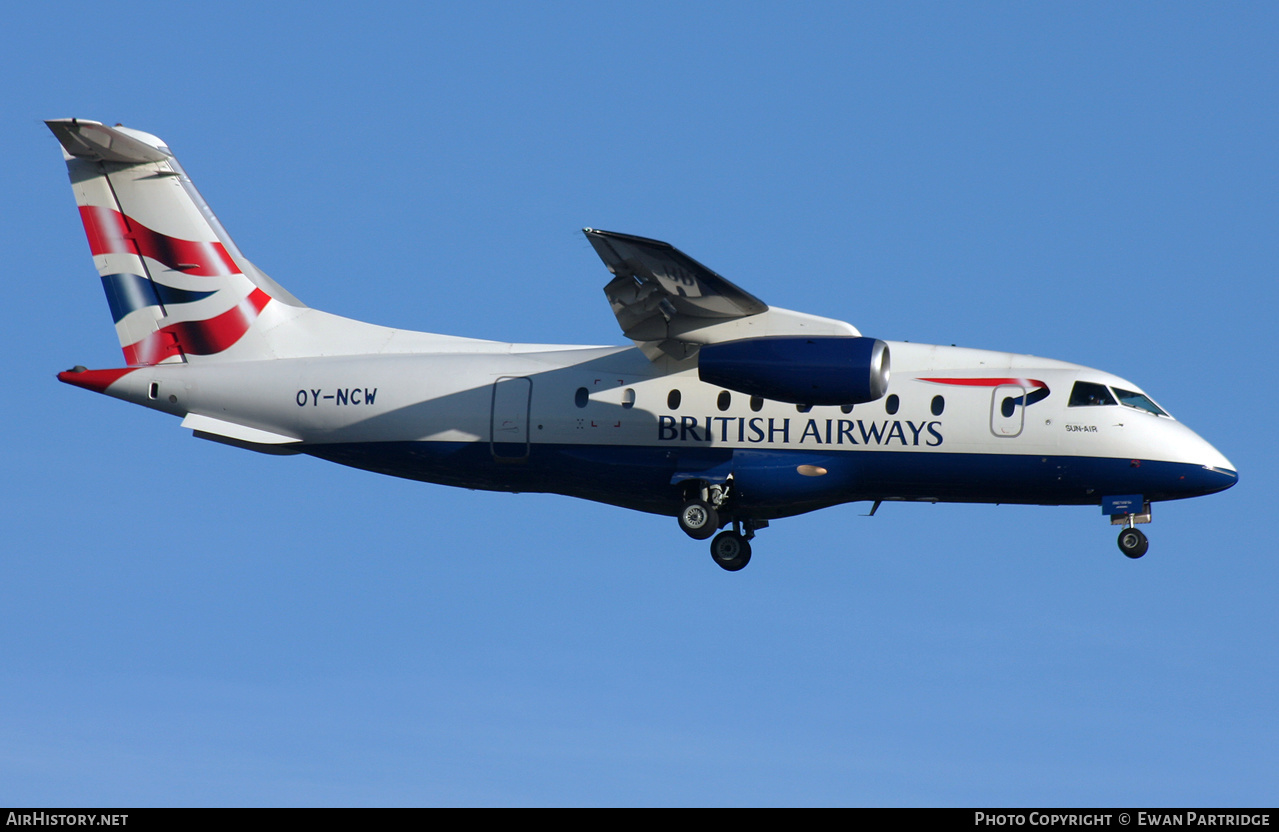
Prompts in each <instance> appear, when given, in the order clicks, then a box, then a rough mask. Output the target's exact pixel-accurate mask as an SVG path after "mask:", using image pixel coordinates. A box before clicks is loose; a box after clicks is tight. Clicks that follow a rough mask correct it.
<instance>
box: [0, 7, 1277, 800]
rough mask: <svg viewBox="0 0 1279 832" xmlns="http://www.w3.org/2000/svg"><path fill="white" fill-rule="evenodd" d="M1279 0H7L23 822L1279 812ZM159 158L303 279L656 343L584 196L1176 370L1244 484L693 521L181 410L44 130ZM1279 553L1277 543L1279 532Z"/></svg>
mask: <svg viewBox="0 0 1279 832" xmlns="http://www.w3.org/2000/svg"><path fill="white" fill-rule="evenodd" d="M1277 35H1279V12H1277V11H1276V9H1275V7H1274V6H1273V5H1269V4H1260V3H1240V4H1230V5H1225V6H1223V5H1219V4H1217V5H1211V6H1210V5H1207V4H1203V5H1192V4H1138V3H1130V4H1090V3H1071V4H1048V3H1039V4H1012V3H1009V4H1003V3H989V4H981V5H970V4H953V5H938V4H930V3H914V4H875V5H850V4H806V5H801V6H799V7H796V6H794V5H793V4H785V5H784V4H705V3H678V4H674V3H651V2H650V3H644V4H633V5H621V4H611V5H610V4H603V5H600V4H586V3H580V4H578V3H541V4H527V5H525V4H508V3H470V4H465V6H457V5H456V4H440V5H438V6H436V7H429V8H422V7H421V6H419V4H407V3H406V4H377V3H374V4H365V5H364V6H361V7H352V6H350V5H349V4H341V5H338V4H324V3H318V4H316V3H313V4H306V5H302V4H267V5H266V6H260V5H255V6H252V7H251V6H249V4H240V3H226V4H219V6H218V7H217V9H216V10H214V8H213V7H209V6H207V5H206V6H196V5H194V4H192V5H190V6H186V5H173V4H163V5H161V4H154V5H152V4H140V3H128V2H125V3H119V4H116V5H115V6H113V7H112V12H111V13H110V14H103V13H102V10H101V8H100V6H97V5H94V4H88V3H77V2H71V3H64V4H61V5H60V6H59V9H58V12H57V13H56V14H53V13H50V12H49V11H48V10H46V9H44V8H38V7H36V6H34V5H31V4H28V5H26V6H21V7H15V8H14V9H11V10H9V11H8V12H7V14H6V25H5V28H4V31H3V32H2V33H0V46H2V47H3V48H2V49H0V67H2V68H3V73H4V75H3V77H5V78H6V79H7V83H6V84H4V85H3V89H2V90H0V102H2V103H3V108H2V109H0V112H3V113H4V114H5V116H6V119H7V124H6V129H5V130H4V131H3V138H0V143H2V145H3V150H4V159H5V164H4V165H2V166H0V176H2V177H3V179H0V194H2V195H3V196H0V199H3V201H4V202H3V205H4V216H5V218H6V222H5V223H4V225H3V230H2V231H0V244H2V246H3V247H2V249H0V250H3V252H4V254H5V256H6V258H7V260H8V262H9V271H10V274H11V275H13V276H14V278H15V280H14V282H13V283H12V284H11V286H10V293H9V300H10V306H9V309H10V315H9V325H8V326H6V327H4V329H3V330H2V331H0V339H3V342H4V345H5V352H6V354H7V355H9V356H10V365H9V369H8V371H7V376H6V377H7V379H8V384H7V393H8V394H7V395H5V396H3V397H0V413H3V420H4V425H5V427H6V431H5V434H6V436H7V438H6V439H5V440H4V444H5V453H4V454H3V457H2V459H3V465H4V475H3V478H2V479H0V498H2V499H0V519H2V522H3V529H4V532H5V536H6V538H7V543H6V545H5V546H4V547H3V552H4V555H3V557H0V597H2V598H3V599H4V603H3V604H2V605H0V804H10V805H13V804H22V805H37V806H61V805H124V806H129V805H313V804H318V805H383V804H391V805H404V804H409V805H412V804H428V805H435V804H467V805H474V804H479V805H510V804H535V805H543V804H552V805H554V804H587V805H616V804H627V805H664V804H692V805H704V804H709V805H754V804H769V805H772V804H786V805H789V804H852V805H1003V804H1007V805H1017V804H1023V805H1025V804H1030V805H1033V804H1053V805H1069V804H1081V805H1114V806H1135V805H1178V804H1184V805H1192V806H1194V805H1274V803H1275V802H1276V799H1277V798H1279V790H1277V789H1276V786H1275V784H1276V782H1279V780H1277V778H1276V771H1277V770H1279V751H1277V750H1276V749H1279V722H1277V721H1276V719H1275V717H1274V691H1275V690H1276V689H1277V688H1279V678H1277V675H1279V674H1277V672H1276V662H1275V658H1274V657H1275V655H1276V649H1275V646H1276V636H1277V635H1279V626H1277V625H1279V613H1277V612H1276V607H1275V603H1274V599H1275V597H1276V589H1277V586H1276V584H1277V577H1279V566H1277V565H1276V559H1275V557H1274V554H1275V548H1274V543H1273V538H1274V535H1273V532H1272V529H1271V523H1270V522H1269V521H1270V516H1271V512H1272V511H1273V505H1272V499H1273V498H1274V496H1275V495H1276V493H1279V489H1277V488H1276V484H1277V478H1276V474H1275V470H1276V466H1277V465H1279V459H1277V458H1276V443H1275V440H1274V438H1273V414H1274V413H1275V411H1276V407H1277V405H1279V396H1277V395H1276V393H1275V385H1274V384H1273V380H1274V359H1275V353H1276V350H1275V346H1274V337H1273V333H1274V320H1275V314H1276V300H1277V297H1276V295H1277V293H1276V290H1275V280H1274V277H1275V274H1274V273H1275V267H1276V263H1279V257H1277V256H1276V255H1277V254H1279V251H1277V246H1276V235H1275V228H1276V221H1277V220H1279V216H1277V213H1279V212H1277V210H1276V196H1275V195H1276V193H1279V164H1277V163H1276V153H1275V148H1276V147H1279V135H1277V133H1279V130H1277V127H1279V113H1277V111H1276V108H1275V101H1277V100H1279V89H1277V87H1279V57H1277V55H1276V51H1275V49H1274V43H1275V42H1276V36H1277ZM69 116H76V117H81V118H88V119H95V120H99V121H105V122H108V123H115V122H122V123H124V124H125V125H127V126H131V127H137V128H139V129H143V130H146V131H149V132H152V133H156V134H157V135H160V136H162V137H163V138H164V139H165V140H167V141H168V142H169V144H170V146H171V147H172V148H173V149H174V150H175V151H176V152H177V154H178V156H179V158H180V159H181V160H182V162H183V164H184V166H185V167H186V169H187V171H188V173H190V174H191V176H192V177H193V178H194V180H195V181H196V183H197V184H198V185H199V187H200V189H201V191H202V192H203V194H204V196H205V197H206V198H207V199H208V200H209V202H210V204H211V205H212V206H213V207H214V209H215V210H216V211H217V212H218V215H219V217H220V218H221V220H222V222H223V224H224V225H225V226H226V227H227V228H228V229H229V230H230V232H231V234H232V235H233V236H234V237H235V239H236V242H237V243H238V244H239V246H240V248H241V249H243V250H244V252H245V253H246V254H247V255H248V256H249V257H250V258H252V259H253V260H254V261H255V262H256V263H257V264H258V265H259V266H260V267H262V268H263V269H264V270H265V271H266V272H267V273H269V274H271V275H272V276H273V277H274V278H276V279H277V280H279V281H280V282H281V283H282V284H284V285H285V286H286V287H288V288H289V289H290V290H291V291H293V292H294V293H295V294H296V295H297V296H298V297H300V298H301V299H302V300H304V301H306V302H307V303H309V304H310V305H312V306H316V307H318V308H321V309H325V310H327V311H331V312H335V313H339V314H343V315H348V316H351V317H356V318H361V319H365V320H371V321H374V322H377V323H384V324H391V325H396V326H401V327H408V328H414V329H424V330H431V331H439V332H447V333H452V334H459V335H471V336H478V337H488V338H498V339H503V340H519V341H532V342H556V343H590V344H618V343H622V342H623V339H622V336H621V334H620V332H619V331H618V330H617V325H616V322H615V320H614V319H613V316H612V315H611V314H610V312H609V309H608V306H607V303H606V301H605V299H604V296H603V294H602V292H601V291H600V290H601V288H602V287H603V285H604V283H605V282H606V279H607V273H606V272H605V271H604V269H603V267H602V265H601V264H600V262H599V260H598V259H597V258H596V256H595V254H594V253H593V251H592V250H591V248H590V246H589V244H588V243H587V242H586V240H585V239H584V238H583V237H582V236H581V234H580V232H579V229H580V228H581V227H582V226H586V225H589V226H595V227H599V228H606V229H611V230H617V231H623V232H628V233H634V234H641V235H645V236H651V237H657V238H659V239H665V240H669V241H671V242H672V243H674V244H675V245H677V246H679V247H680V248H682V249H684V250H685V251H687V252H688V253H689V254H690V255H692V256H693V257H695V258H697V259H698V260H700V261H702V262H704V263H706V264H707V265H709V266H711V267H712V268H714V269H715V270H717V271H719V272H720V273H721V274H723V275H725V276H726V277H728V278H729V279H730V280H733V281H734V282H737V283H738V284H739V285H741V286H743V287H744V288H746V289H747V290H748V291H750V292H752V293H753V294H755V295H757V296H758V297H760V298H762V299H764V300H765V301H767V302H769V303H772V304H776V305H779V306H783V307H786V308H791V309H798V310H803V311H809V312H815V313H818V314H823V315H830V316H833V317H838V318H842V319H846V320H848V321H850V322H852V323H854V324H855V325H856V326H858V327H859V328H860V329H861V330H862V331H863V332H864V333H865V334H867V335H872V336H875V337H880V338H886V339H897V340H911V341H924V342H933V343H943V344H951V343H955V344H959V345H962V346H972V347H983V348H993V349H1005V350H1010V351H1015V352H1026V353H1033V354H1037V355H1045V356H1051V357H1053V358H1060V359H1064V360H1068V361H1075V362H1078V363H1081V364H1086V365H1089V366H1094V367H1099V368H1102V369H1105V370H1108V371H1111V372H1115V373H1117V374H1119V375H1121V376H1124V377H1127V378H1130V379H1132V380H1133V381H1134V382H1136V383H1137V384H1140V385H1141V386H1142V387H1143V388H1144V389H1146V390H1147V391H1148V392H1150V394H1151V395H1152V396H1153V397H1155V398H1156V399H1157V400H1158V401H1159V402H1160V403H1161V404H1162V405H1164V406H1165V407H1167V408H1168V409H1169V410H1171V411H1172V413H1173V414H1174V415H1176V416H1177V417H1178V418H1179V419H1181V420H1183V421H1184V422H1186V423H1187V424H1189V425H1190V426H1191V427H1192V428H1194V429H1195V430H1196V431H1198V432H1199V433H1200V434H1201V435H1202V436H1204V437H1205V438H1206V439H1207V440H1208V441H1210V442H1212V443H1213V444H1214V445H1216V446H1217V447H1218V448H1219V449H1220V450H1221V451H1222V452H1223V453H1225V454H1226V456H1228V457H1229V458H1230V459H1231V460H1232V461H1233V462H1234V463H1235V464H1236V465H1238V467H1239V470H1240V477H1241V482H1240V485H1239V486H1237V487H1236V488H1234V489H1233V490H1231V491H1229V492H1227V493H1224V494H1219V495H1214V496H1211V497H1207V498H1203V499H1199V500H1193V501H1188V502H1182V503H1171V504H1160V505H1157V506H1156V507H1155V522H1154V523H1153V524H1152V525H1151V526H1149V527H1146V529H1147V531H1148V532H1149V534H1150V537H1151V551H1150V554H1149V555H1147V556H1146V557H1145V558H1144V559H1142V560H1141V561H1136V562H1130V561H1128V560H1127V559H1126V558H1124V557H1123V556H1122V555H1121V554H1120V553H1119V551H1118V549H1117V548H1116V547H1115V542H1114V537H1115V533H1114V530H1113V529H1112V528H1111V527H1110V526H1109V525H1107V524H1106V521H1105V519H1104V518H1103V517H1102V515H1101V514H1100V512H1099V511H1098V510H1097V509H1095V508H1092V509H1090V508H1077V507H1076V508H1066V507H1063V508H1039V507H1013V506H1001V507H993V506H962V505H938V506H926V505H886V506H885V507H884V508H882V509H881V510H880V512H879V513H878V515H877V516H876V517H874V518H866V517H863V516H861V515H862V514H864V513H865V512H866V510H867V507H866V506H865V505H849V506H843V507H837V508H833V509H828V510H826V511H823V512H819V513H816V514H811V515H806V516H802V517H797V518H792V519H790V520H785V521H780V522H776V523H774V524H773V526H772V527H770V528H769V529H767V530H765V531H764V532H763V533H761V535H760V537H759V538H758V539H757V541H756V545H755V557H754V560H753V561H752V563H751V565H750V567H749V568H748V569H746V570H744V571H743V572H741V573H737V574H728V573H724V572H722V571H721V570H719V569H718V568H716V567H715V566H714V565H713V564H712V563H711V561H710V558H709V556H708V555H707V553H706V547H705V544H702V543H697V542H695V541H691V540H688V539H687V538H685V537H684V535H682V534H681V533H680V532H679V530H678V529H677V528H676V526H675V523H674V521H673V520H671V519H670V518H660V517H652V516H647V515H640V514H633V513H629V512H626V511H623V510H620V509H615V508H610V507H607V506H600V505H595V504H590V503H585V502H579V501H574V500H570V499H567V498H561V497H552V496H544V495H534V494H523V495H507V494H487V493H478V492H468V491H455V490H450V489H447V488H443V487H438V486H431V485H422V484H416V483H410V482H406V481H398V480H392V479H387V478H380V477H377V476H375V475H372V474H368V473H364V472H359V471H354V470H348V469H344V468H340V467H337V466H334V465H329V464H326V463H322V462H319V461H317V460H312V459H304V458H272V457H265V456H259V455H256V454H252V453H247V452H242V451H237V450H234V449H231V448H227V447H223V446H219V445H215V444H212V443H207V442H201V441H198V440H195V439H192V438H191V436H190V435H189V432H188V431H184V430H182V429H180V428H179V427H178V424H177V422H176V421H175V420H172V419H170V418H168V417H165V416H162V415H160V414H156V413H151V412H148V411H144V410H141V409H138V408H130V407H128V406H126V405H124V404H123V403H120V402H117V401H114V400H109V399H106V398H105V397H100V396H94V395H91V394H89V393H87V392H85V391H82V390H77V389H73V388H70V387H67V386H64V385H61V384H58V383H57V382H56V380H55V379H54V374H55V373H56V372H57V371H58V370H62V369H65V368H67V367H69V366H71V365H74V364H85V365H88V366H92V367H106V366H115V365H116V364H117V363H119V360H120V359H119V350H118V347H117V345H116V341H115V338H114V336H113V334H112V332H111V324H110V318H109V316H108V310H107V306H106V303H105V299H104V298H103V297H102V292H101V288H100V285H99V283H98V279H97V277H96V274H95V273H94V271H93V268H92V262H91V260H90V258H89V252H88V247H87V245H86V244H85V242H84V235H83V232H82V230H81V228H80V225H79V222H78V220H77V217H76V214H75V210H74V201H73V199H72V196H71V193H70V189H69V187H68V185H67V180H66V174H65V168H64V166H63V164H62V162H61V159H60V156H59V153H58V148H57V144H56V141H55V140H54V139H53V138H52V136H51V135H50V134H49V133H48V131H47V130H46V129H45V128H44V126H43V125H42V124H41V120H42V119H45V118H59V117H69ZM1268 541H1269V542H1268Z"/></svg>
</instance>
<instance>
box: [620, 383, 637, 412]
mask: <svg viewBox="0 0 1279 832" xmlns="http://www.w3.org/2000/svg"><path fill="white" fill-rule="evenodd" d="M634 406H635V388H633V387H627V388H626V389H625V390H623V391H622V407H626V408H631V407H634Z"/></svg>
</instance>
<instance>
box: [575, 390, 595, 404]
mask: <svg viewBox="0 0 1279 832" xmlns="http://www.w3.org/2000/svg"><path fill="white" fill-rule="evenodd" d="M590 400H591V394H590V392H589V391H587V389H586V388H585V387H579V388H577V392H576V393H574V394H573V404H575V405H577V406H578V407H586V403H587V402H589V401H590Z"/></svg>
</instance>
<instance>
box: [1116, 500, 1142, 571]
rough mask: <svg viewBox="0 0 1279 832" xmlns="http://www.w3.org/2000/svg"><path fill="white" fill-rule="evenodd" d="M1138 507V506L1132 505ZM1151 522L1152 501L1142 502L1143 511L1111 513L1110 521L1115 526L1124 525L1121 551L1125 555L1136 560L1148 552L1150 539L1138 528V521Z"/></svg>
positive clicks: (1121, 535)
mask: <svg viewBox="0 0 1279 832" xmlns="http://www.w3.org/2000/svg"><path fill="white" fill-rule="evenodd" d="M1132 508H1136V506H1135V505H1134V506H1132ZM1149 522H1150V503H1149V502H1148V501H1144V502H1142V506H1141V512H1140V513H1133V512H1132V511H1131V510H1129V511H1124V512H1120V513H1115V514H1111V515H1110V523H1111V525H1113V526H1123V527H1124V528H1123V529H1122V530H1121V531H1120V532H1119V551H1121V552H1123V553H1124V555H1125V556H1127V557H1130V558H1132V559H1133V560H1136V559H1137V558H1139V557H1141V556H1142V555H1144V554H1146V550H1147V549H1149V548H1150V541H1149V540H1147V539H1146V535H1145V534H1143V533H1142V532H1141V530H1140V529H1138V528H1137V524H1138V523H1149Z"/></svg>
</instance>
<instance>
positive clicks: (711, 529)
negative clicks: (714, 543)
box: [679, 500, 719, 540]
mask: <svg viewBox="0 0 1279 832" xmlns="http://www.w3.org/2000/svg"><path fill="white" fill-rule="evenodd" d="M679 527H680V528H681V529H683V530H684V534H686V535H688V536H689V537H691V538H693V539H694V540H705V539H706V538H708V537H710V536H711V535H713V534H715V531H716V530H717V529H718V528H719V512H718V511H716V510H715V509H714V508H713V507H712V506H711V504H710V503H707V502H705V501H704V500H690V501H688V502H687V503H685V504H684V507H683V508H681V509H680V510H679Z"/></svg>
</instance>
